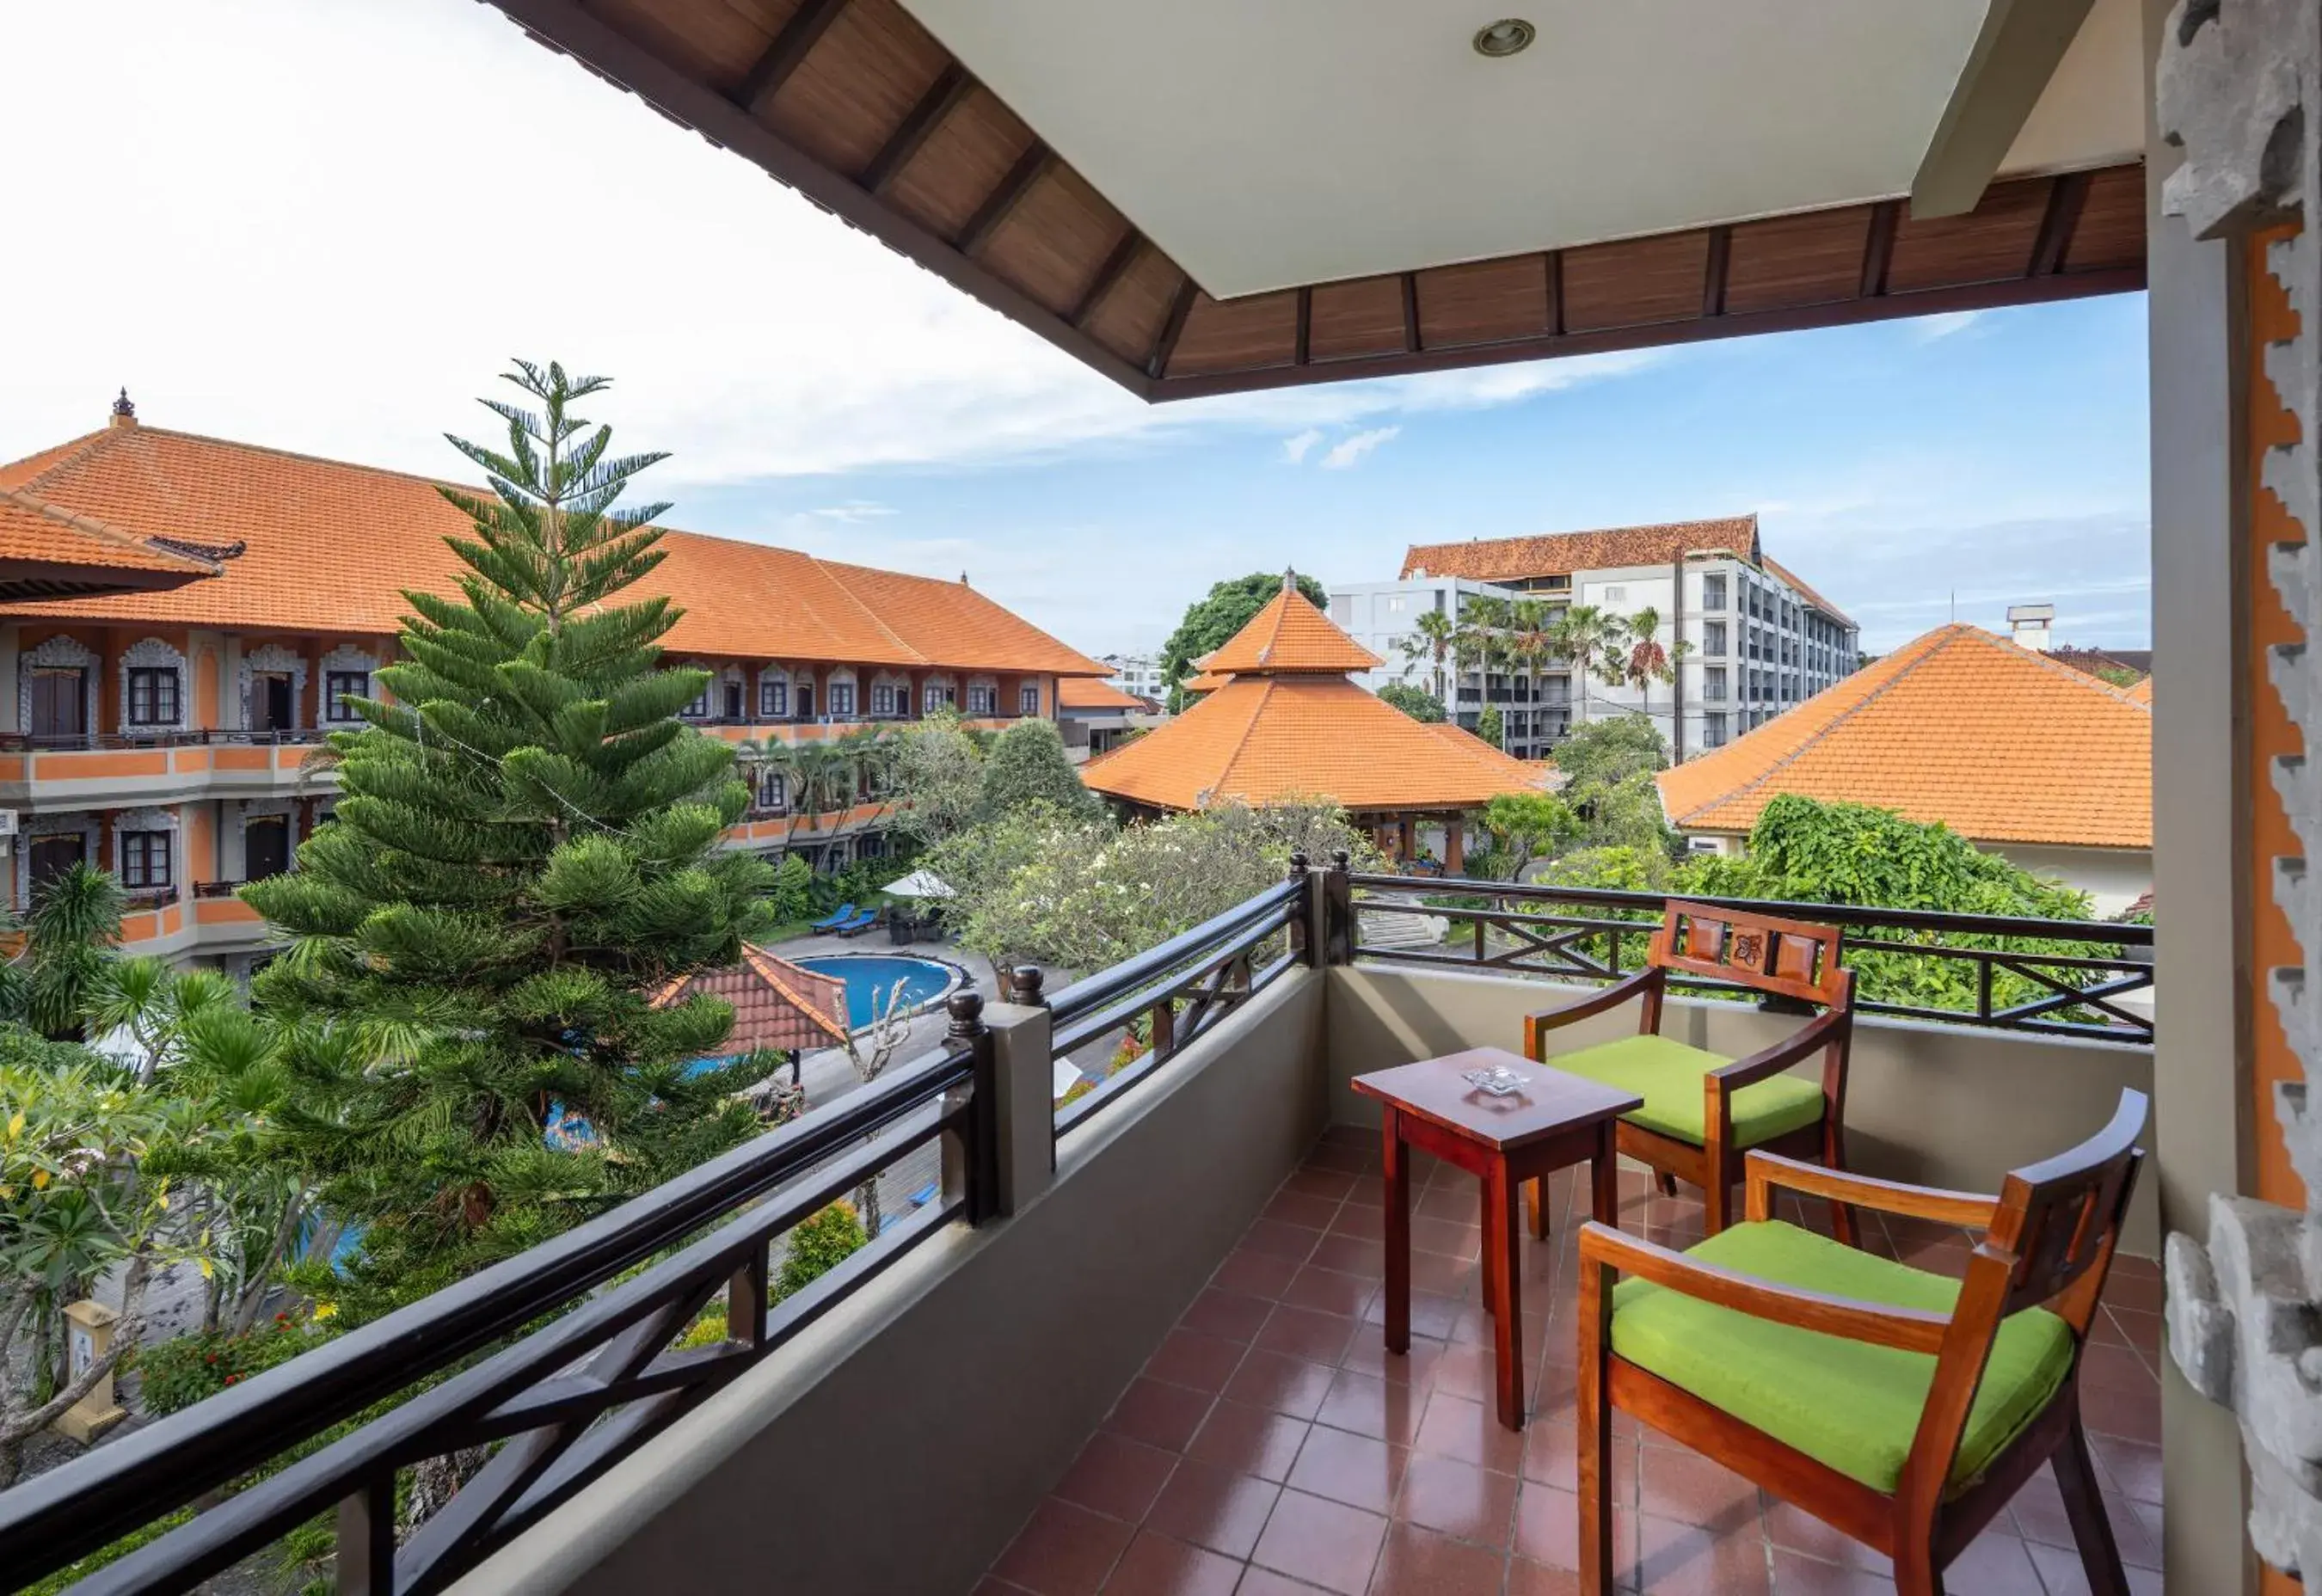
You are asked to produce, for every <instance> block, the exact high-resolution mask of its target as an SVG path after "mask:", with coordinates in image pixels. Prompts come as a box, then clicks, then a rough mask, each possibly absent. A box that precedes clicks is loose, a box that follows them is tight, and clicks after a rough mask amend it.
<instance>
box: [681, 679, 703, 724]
mask: <svg viewBox="0 0 2322 1596" xmlns="http://www.w3.org/2000/svg"><path fill="white" fill-rule="evenodd" d="M677 713H678V715H679V716H681V718H683V719H686V720H708V718H709V688H708V684H707V683H704V684H703V686H702V689H701V692H700V694H699V696H698V697H697V698H695V699H694V700H693V702H692V703H690V704H688V705H687V706H686V707H684V708H682V709H681V710H679V711H678V712H677Z"/></svg>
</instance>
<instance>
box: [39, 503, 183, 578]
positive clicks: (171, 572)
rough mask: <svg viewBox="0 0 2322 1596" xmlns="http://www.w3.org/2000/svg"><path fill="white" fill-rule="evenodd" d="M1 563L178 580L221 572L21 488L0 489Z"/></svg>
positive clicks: (179, 552)
mask: <svg viewBox="0 0 2322 1596" xmlns="http://www.w3.org/2000/svg"><path fill="white" fill-rule="evenodd" d="M0 561H35V562H38V563H40V564H42V565H91V566H101V567H103V568H105V570H107V571H114V572H122V573H131V572H134V573H138V574H141V575H143V576H148V577H156V578H175V579H178V580H179V581H192V580H195V579H197V578H201V577H214V576H215V575H217V574H218V572H219V570H221V569H223V568H222V566H221V565H220V564H219V562H218V561H215V560H205V559H201V558H199V557H197V556H195V555H192V554H188V553H185V552H181V551H179V550H177V549H171V548H167V547H164V546H162V545H160V544H159V543H155V542H154V541H153V540H152V539H151V538H146V537H140V536H138V535H137V534H134V533H129V532H123V531H122V530H121V529H120V528H118V527H115V526H112V525H108V524H106V523H105V522H103V521H99V520H97V519H96V517H94V516H90V515H76V514H75V513H74V512H72V511H70V510H68V509H65V508H63V507H62V506H58V505H53V504H50V502H49V501H48V500H46V499H44V498H41V497H39V496H38V495H37V494H33V493H30V492H27V491H26V490H25V489H23V488H0Z"/></svg>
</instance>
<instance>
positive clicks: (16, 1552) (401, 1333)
mask: <svg viewBox="0 0 2322 1596" xmlns="http://www.w3.org/2000/svg"><path fill="white" fill-rule="evenodd" d="M976 1077H977V1053H976V1051H975V1049H974V1047H973V1046H969V1047H967V1048H964V1049H962V1048H958V1047H955V1049H954V1050H953V1051H950V1052H941V1053H931V1054H929V1055H928V1056H926V1057H924V1058H921V1059H919V1060H917V1061H915V1062H912V1063H910V1064H909V1065H906V1066H904V1067H903V1068H902V1069H900V1070H899V1071H897V1072H895V1073H893V1074H891V1075H889V1076H887V1077H886V1078H884V1079H882V1080H881V1081H876V1082H874V1083H873V1084H872V1085H870V1086H866V1087H864V1088H863V1089H862V1090H859V1091H856V1092H854V1093H852V1094H850V1095H848V1096H847V1097H845V1098H842V1099H839V1100H838V1101H837V1102H835V1103H833V1104H831V1105H830V1106H829V1107H827V1108H822V1109H818V1110H816V1111H814V1112H811V1113H809V1114H807V1115H805V1116H803V1117H800V1118H799V1119H796V1120H793V1121H791V1123H790V1124H788V1125H786V1126H782V1127H780V1128H778V1129H776V1130H773V1131H770V1132H768V1133H767V1134H766V1135H762V1136H759V1137H757V1138H756V1139H754V1140H753V1141H751V1142H749V1143H747V1144H745V1145H742V1146H740V1147H736V1148H735V1149H733V1150H732V1151H730V1152H728V1153H726V1154H722V1155H720V1156H719V1157H717V1158H715V1159H712V1160H710V1161H709V1162H708V1163H704V1164H702V1165H701V1166H700V1167H699V1168H698V1169H694V1170H691V1171H690V1172H687V1173H685V1174H683V1175H681V1176H679V1177H677V1178H676V1179H675V1180H673V1181H668V1182H666V1183H664V1184H663V1185H661V1186H659V1187H656V1188H654V1190H651V1191H648V1192H646V1193H644V1195H642V1196H639V1197H636V1198H634V1199H630V1200H629V1201H627V1202H625V1203H623V1204H621V1205H620V1206H619V1207H617V1208H612V1209H610V1210H608V1211H607V1212H606V1213H604V1214H601V1215H599V1217H597V1218H594V1219H591V1220H589V1221H588V1222H586V1223H585V1224H582V1225H580V1226H578V1227H575V1228H574V1229H572V1230H571V1231H568V1232H566V1233H565V1234H564V1235H562V1236H558V1237H556V1238H555V1239H553V1240H552V1241H548V1242H544V1243H543V1244H542V1245H539V1246H536V1247H533V1248H531V1249H529V1250H527V1251H526V1252H524V1253H522V1254H519V1255H517V1256H516V1257H514V1258H510V1259H507V1260H506V1261H504V1262H502V1263H497V1264H494V1265H492V1266H491V1267H490V1268H489V1269H485V1270H482V1271H480V1272H477V1273H476V1274H474V1275H471V1276H470V1277H469V1278H468V1279H466V1280H464V1281H460V1282H458V1283H457V1284H455V1285H452V1286H448V1287H446V1288H444V1289H443V1290H440V1291H436V1292H434V1293H433V1294H432V1295H430V1296H428V1297H426V1298H424V1299H423V1300H420V1301H417V1302H415V1303H412V1304H410V1305H409V1306H407V1307H406V1308H402V1309H398V1310H396V1311H395V1312H393V1313H390V1314H389V1315H387V1316H386V1317H384V1318H380V1319H379V1320H378V1321H376V1322H375V1323H372V1324H370V1325H365V1326H363V1327H361V1328H360V1329H356V1330H353V1331H351V1332H349V1333H348V1334H347V1335H345V1336H341V1337H339V1338H338V1339H336V1340H334V1341H331V1342H327V1343H325V1345H321V1346H318V1347H316V1348H315V1349H314V1350H313V1351H311V1352H308V1353H305V1354H301V1355H300V1356H298V1357H297V1358H296V1359H294V1360H292V1361H291V1363H286V1364H283V1365H280V1366H278V1367H276V1368H274V1369H271V1370H269V1371H266V1372H265V1373H261V1374H258V1375H256V1376H254V1377H253V1378H251V1379H250V1380H248V1381H246V1382H241V1383H239V1384H237V1385H235V1386H234V1387H233V1388H232V1389H230V1390H227V1391H222V1392H220V1393H218V1394H217V1395H215V1396H213V1397H210V1398H208V1399H207V1400H204V1401H201V1402H197V1403H196V1404H194V1405H193V1406H192V1407H190V1408H187V1409H184V1410H182V1411H180V1412H178V1413H175V1414H172V1415H170V1416H169V1417H168V1418H162V1419H160V1420H159V1421H158V1422H156V1423H154V1424H152V1425H151V1426H149V1427H146V1428H144V1429H142V1430H139V1431H138V1432H137V1433H135V1434H133V1435H130V1436H123V1437H122V1438H120V1439H119V1440H116V1441H114V1442H113V1443H111V1444H109V1445H107V1446H101V1447H98V1448H96V1450H94V1451H92V1452H89V1453H87V1454H85V1455H82V1456H80V1457H78V1458H75V1459H74V1460H73V1461H71V1462H70V1463H68V1464H64V1465H62V1466H61V1467H59V1468H57V1469H54V1470H51V1471H50V1472H49V1473H45V1474H41V1475H39V1476H37V1477H35V1478H33V1479H32V1480H28V1481H26V1482H23V1484H21V1485H18V1486H16V1487H15V1488H14V1489H13V1490H10V1491H0V1582H5V1585H6V1587H7V1588H9V1589H15V1588H17V1587H18V1586H19V1585H20V1584H21V1583H23V1582H29V1581H32V1580H35V1579H38V1578H41V1577H42V1576H43V1575H45V1574H48V1573H52V1572H54V1571H55V1570H57V1569H59V1568H61V1567H65V1566H67V1565H69V1564H71V1563H73V1562H74V1561H76V1560H77V1559H78V1558H80V1557H83V1556H86V1555H88V1554H89V1553H91V1552H95V1551H97V1550H99V1549H101V1548H103V1547H105V1546H109V1545H111V1544H112V1543H113V1542H114V1541H115V1540H117V1539H119V1538H120V1537H123V1536H124V1535H127V1534H129V1533H131V1532H132V1531H133V1530H135V1529H137V1528H139V1527H141V1526H142V1525H144V1524H148V1523H151V1521H152V1520H154V1519H155V1518H160V1517H161V1516H163V1515H165V1514H167V1513H169V1512H170V1511H172V1510H173V1509H177V1508H179V1507H182V1506H184V1505H186V1504H187V1503H190V1502H192V1501H194V1500H197V1498H199V1497H201V1496H202V1495H204V1494H206V1493H207V1492H209V1491H215V1490H217V1489H220V1488H222V1487H224V1486H225V1485H228V1484H230V1483H231V1482H233V1481H235V1480H237V1479H239V1478H241V1477H242V1476H243V1475H245V1474H247V1473H249V1472H250V1471H251V1470H252V1469H254V1468H256V1467H258V1466H259V1465H260V1464H263V1463H265V1462H266V1461H267V1460H269V1459H270V1458H273V1457H276V1456H279V1455H281V1454H282V1453H283V1452H285V1451H287V1450H288V1449H290V1448H292V1447H294V1446H298V1445H300V1444H302V1443H304V1442H306V1441H307V1440H310V1439H312V1438H314V1437H315V1436H319V1435H321V1434H323V1433H324V1432H325V1431H327V1430H329V1429H330V1428H331V1427H334V1426H335V1425H337V1424H339V1423H341V1422H343V1420H345V1419H347V1418H352V1417H353V1416H355V1415H356V1414H359V1413H361V1412H362V1411H363V1410H364V1409H367V1408H369V1407H370V1406H371V1405H372V1404H374V1403H376V1402H379V1401H381V1400H385V1399H387V1398H389V1397H391V1396H393V1395H394V1394H396V1393H397V1392H398V1391H404V1390H406V1389H407V1388H408V1387H410V1386H411V1385H412V1384H413V1383H415V1382H417V1381H419V1380H421V1379H423V1378H425V1377H426V1376H428V1375H430V1374H434V1373H439V1372H442V1371H443V1370H446V1369H449V1368H452V1367H453V1366H454V1365H455V1364H457V1363H460V1362H461V1361H462V1359H464V1358H466V1357H467V1356H469V1355H470V1354H472V1353H474V1352H476V1351H477V1350H478V1349H480V1348H482V1347H485V1346H487V1345H490V1344H491V1343H492V1342H494V1341H496V1340H498V1339H500V1338H501V1337H503V1336H508V1335H511V1334H513V1333H514V1332H517V1331H518V1330H521V1329H522V1328H523V1327H525V1326H526V1325H528V1324H530V1323H532V1322H533V1321H535V1320H536V1319H538V1318H541V1317H542V1316H544V1315H546V1314H551V1313H553V1312H554V1311H556V1310H557V1309H560V1308H562V1307H563V1306H564V1305H566V1304H567V1303H569V1302H571V1300H573V1299H574V1298H576V1297H578V1296H580V1295H581V1294H583V1293H585V1292H587V1291H589V1290H591V1289H593V1288H595V1287H599V1286H601V1285H603V1284H605V1283H606V1282H608V1281H612V1280H613V1279H614V1278H615V1277H617V1275H619V1274H620V1273H621V1272H623V1271H624V1270H626V1269H628V1268H629V1267H631V1266H632V1265H634V1264H635V1263H639V1262H641V1261H643V1260H644V1259H647V1258H650V1257H652V1256H653V1255H654V1254H656V1253H661V1252H664V1251H666V1250H667V1249H669V1248H671V1247H672V1246H676V1245H680V1244H681V1243H684V1242H686V1241H687V1240H688V1239H689V1238H690V1237H692V1236H694V1235H695V1234H696V1233H697V1232H699V1230H700V1229H701V1228H702V1227H704V1226H706V1225H709V1224H711V1223H713V1222H715V1221H717V1220H718V1219H720V1218H723V1217H724V1216H725V1215H727V1213H728V1212H730V1211H731V1210H732V1209H734V1208H736V1207H737V1206H739V1205H741V1204H744V1203H747V1202H750V1201H752V1200H753V1199H757V1198H760V1197H763V1196H764V1195H765V1194H766V1193H768V1192H770V1191H772V1190H776V1189H777V1188H780V1187H782V1186H783V1185H784V1184H786V1183H787V1182H790V1181H795V1180H798V1179H800V1178H801V1177H809V1176H811V1174H812V1173H813V1172H814V1169H815V1166H816V1165H817V1164H818V1163H820V1162H822V1161H823V1160H825V1159H827V1158H830V1157H832V1156H833V1155H835V1154H843V1153H845V1152H846V1151H847V1150H848V1149H849V1148H850V1146H852V1145H855V1144H856V1143H859V1142H860V1141H861V1140H862V1139H863V1138H864V1137H866V1136H870V1135H875V1134H877V1133H880V1132H881V1131H882V1130H885V1129H887V1128H889V1127H890V1126H894V1125H895V1124H896V1123H897V1122H898V1121H900V1120H901V1119H903V1118H904V1117H907V1116H910V1114H912V1112H913V1111H914V1110H917V1109H919V1108H925V1107H926V1106H928V1105H929V1104H931V1103H935V1102H937V1100H938V1099H942V1098H943V1097H944V1096H945V1094H946V1093H949V1092H953V1091H955V1090H960V1089H962V1088H969V1089H971V1090H973V1089H974V1088H975V1087H976V1086H977V1084H978V1082H977V1080H976ZM950 1122H951V1120H950V1117H948V1116H947V1117H946V1123H947V1124H948V1123H950ZM523 1345H525V1343H524V1342H521V1341H520V1342H518V1343H517V1344H516V1347H512V1348H510V1349H509V1351H510V1352H514V1351H516V1350H517V1348H520V1347H522V1346H523ZM485 1366H486V1367H489V1366H490V1365H489V1364H487V1365H485ZM401 1411H403V1410H402V1409H398V1413H399V1412H401ZM390 1417H392V1416H390ZM378 1422H379V1423H385V1422H386V1421H385V1420H381V1421H378ZM386 1434H387V1432H384V1431H379V1430H377V1429H376V1427H375V1426H372V1425H367V1426H365V1427H363V1428H362V1429H361V1430H358V1431H356V1432H355V1433H354V1434H353V1435H352V1436H347V1437H345V1438H344V1439H343V1440H342V1441H341V1442H339V1443H336V1444H334V1446H333V1447H331V1448H328V1449H326V1451H325V1453H324V1454H318V1455H317V1458H316V1459H309V1460H307V1462H308V1463H309V1464H311V1463H314V1462H315V1461H317V1460H318V1459H319V1458H320V1457H323V1456H325V1455H334V1454H338V1453H340V1452H341V1451H342V1449H343V1448H345V1447H348V1446H351V1445H354V1444H356V1443H362V1444H363V1445H364V1446H372V1447H376V1446H378V1445H379V1444H381V1439H382V1437H383V1436H385V1435H386ZM365 1436H370V1437H371V1439H370V1441H369V1442H365V1441H364V1439H363V1438H364V1437H365ZM400 1461H405V1462H407V1461H408V1458H404V1459H401V1460H400ZM299 1467H300V1468H302V1469H303V1468H305V1467H306V1464H301V1465H299ZM294 1472H295V1471H294ZM287 1477H288V1476H287V1475H285V1476H278V1479H280V1478H287ZM302 1478H303V1476H302ZM269 1483H270V1484H271V1483H272V1482H269ZM255 1505H256V1504H253V1506H255ZM217 1511H218V1509H213V1511H212V1512H211V1513H206V1514H202V1515H198V1516H197V1518H195V1520H194V1521H193V1522H191V1523H189V1524H187V1525H185V1526H182V1527H180V1528H179V1529H178V1530H176V1531H173V1532H171V1534H170V1535H169V1536H168V1537H164V1538H163V1539H162V1540H161V1541H159V1542H156V1543H154V1544H153V1545H152V1546H149V1547H147V1548H145V1549H143V1550H142V1551H141V1552H139V1553H137V1554H135V1555H133V1558H131V1559H124V1560H123V1564H119V1565H115V1566H116V1567H123V1568H124V1570H126V1569H127V1568H128V1567H129V1565H131V1564H134V1566H135V1568H136V1569H139V1570H153V1569H159V1568H162V1567H166V1568H168V1569H169V1570H171V1571H172V1573H171V1575H170V1577H169V1578H155V1579H150V1580H149V1579H144V1578H139V1579H137V1580H135V1581H134V1582H129V1583H121V1582H118V1579H114V1578H108V1577H107V1576H108V1575H112V1574H114V1569H113V1568H108V1569H105V1570H103V1571H100V1572H99V1573H97V1574H96V1575H92V1576H91V1578H90V1580H89V1581H87V1582H84V1584H85V1585H86V1586H87V1588H88V1589H90V1590H92V1591H95V1590H103V1589H123V1590H128V1589H135V1590H154V1591H160V1590H178V1589H184V1588H187V1586H188V1585H189V1584H190V1583H192V1582H194V1581H196V1580H198V1579H200V1578H202V1577H206V1574H201V1573H196V1574H190V1575H188V1574H187V1567H188V1566H189V1565H188V1564H185V1563H183V1562H181V1561H180V1559H179V1556H178V1552H179V1551H182V1550H183V1549H184V1548H185V1547H187V1546H192V1545H196V1544H199V1545H201V1546H206V1547H207V1548H208V1551H209V1553H210V1554H212V1555H213V1556H212V1558H210V1559H206V1565H207V1567H208V1571H209V1572H215V1569H216V1568H217V1567H221V1566H224V1564H217V1563H215V1561H214V1555H222V1554H219V1553H218V1552H217V1548H216V1546H214V1545H211V1544H210V1543H211V1541H212V1539H213V1537H215V1536H216V1535H217V1534H219V1533H221V1532H224V1531H226V1530H228V1529H229V1528H230V1527H232V1526H233V1525H235V1524H237V1523H239V1522H240V1518H238V1517H230V1518H226V1519H220V1520H218V1521H217V1522H216V1523H215V1524H211V1525H209V1527H208V1528H202V1527H203V1526H204V1525H205V1523H206V1521H207V1520H211V1519H213V1518H215V1515H216V1512H217ZM278 1517H279V1515H277V1516H270V1518H269V1519H268V1522H269V1523H270V1524H272V1525H274V1527H275V1528H274V1529H273V1530H272V1531H270V1533H279V1529H281V1528H288V1526H289V1525H290V1524H294V1523H296V1522H297V1521H298V1519H297V1518H296V1517H294V1518H289V1519H288V1520H282V1521H279V1522H277V1518H278ZM197 1529H198V1530H200V1533H199V1534H193V1533H191V1532H195V1531H197ZM233 1533H234V1535H235V1536H236V1537H237V1540H236V1544H240V1542H241V1540H243V1539H246V1538H247V1535H248V1534H249V1533H254V1531H250V1530H248V1528H247V1527H244V1528H243V1529H242V1530H236V1531H234V1532H233ZM179 1537H187V1538H186V1539H185V1540H180V1539H179ZM169 1548H174V1549H169ZM229 1561H231V1559H229ZM126 1577H127V1574H126V1573H123V1575H122V1576H119V1578H126Z"/></svg>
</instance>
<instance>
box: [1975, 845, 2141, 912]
mask: <svg viewBox="0 0 2322 1596" xmlns="http://www.w3.org/2000/svg"><path fill="white" fill-rule="evenodd" d="M1976 846H1978V847H1979V848H1981V849H1983V850H1984V851H1985V852H1986V853H1997V854H1999V855H2000V856H2001V857H2002V858H2005V859H2009V860H2013V861H2014V862H2016V863H2017V864H2020V865H2022V866H2023V867H2024V868H2025V870H2028V871H2031V872H2032V873H2033V874H2034V875H2037V876H2045V877H2047V878H2049V879H2050V880H2057V881H2061V882H2062V883H2063V884H2064V885H2065V886H2067V887H2077V888H2079V889H2080V890H2081V891H2083V892H2086V893H2088V894H2089V896H2091V897H2092V898H2095V899H2096V913H2097V918H2098V919H2099V920H2104V919H2109V918H2111V917H2113V916H2115V915H2116V914H2118V913H2120V912H2121V911H2122V910H2123V909H2125V908H2126V907H2128V906H2129V905H2130V904H2132V903H2135V901H2136V900H2137V899H2138V898H2142V897H2144V894H2146V893H2147V892H2150V891H2152V890H2153V850H2152V849H2150V848H2043V847H2036V846H2034V845H2032V844H2025V843H1978V844H1976Z"/></svg>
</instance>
